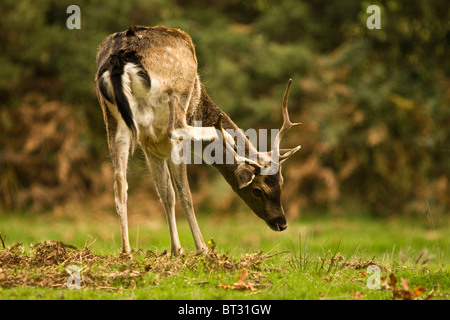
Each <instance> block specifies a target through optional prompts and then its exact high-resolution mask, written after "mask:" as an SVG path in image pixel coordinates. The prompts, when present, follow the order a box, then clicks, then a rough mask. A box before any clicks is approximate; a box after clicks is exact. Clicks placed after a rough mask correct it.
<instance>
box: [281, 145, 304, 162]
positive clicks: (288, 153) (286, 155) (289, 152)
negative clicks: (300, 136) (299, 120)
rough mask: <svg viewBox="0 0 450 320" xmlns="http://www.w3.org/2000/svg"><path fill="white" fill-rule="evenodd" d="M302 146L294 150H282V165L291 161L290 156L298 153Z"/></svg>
mask: <svg viewBox="0 0 450 320" xmlns="http://www.w3.org/2000/svg"><path fill="white" fill-rule="evenodd" d="M300 148H301V146H297V147H295V148H292V149H281V150H280V164H282V163H283V162H285V161H286V160H287V159H289V157H290V156H292V155H293V154H294V153H296V152H297V151H298V150H300Z"/></svg>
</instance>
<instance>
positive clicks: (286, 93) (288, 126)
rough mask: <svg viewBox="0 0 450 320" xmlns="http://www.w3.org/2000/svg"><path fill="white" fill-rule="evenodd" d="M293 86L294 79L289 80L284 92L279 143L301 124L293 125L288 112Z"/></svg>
mask: <svg viewBox="0 0 450 320" xmlns="http://www.w3.org/2000/svg"><path fill="white" fill-rule="evenodd" d="M291 84H292V79H289V81H288V84H287V87H286V90H285V91H284V96H283V105H282V111H283V126H282V127H281V129H280V132H279V137H278V138H279V141H281V138H282V137H283V136H284V135H285V134H286V133H287V132H288V131H289V130H290V129H291V128H292V127H295V126H298V125H300V123H292V122H291V120H290V119H289V111H288V98H289V91H290V90H291Z"/></svg>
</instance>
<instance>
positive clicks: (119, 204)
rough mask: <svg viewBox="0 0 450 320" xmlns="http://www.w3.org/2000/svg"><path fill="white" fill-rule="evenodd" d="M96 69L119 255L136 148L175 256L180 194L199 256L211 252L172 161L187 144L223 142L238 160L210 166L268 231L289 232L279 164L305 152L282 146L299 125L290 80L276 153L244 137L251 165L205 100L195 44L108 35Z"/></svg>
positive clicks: (178, 35) (163, 36)
mask: <svg viewBox="0 0 450 320" xmlns="http://www.w3.org/2000/svg"><path fill="white" fill-rule="evenodd" d="M97 67H98V71H97V74H96V77H95V80H96V89H97V97H98V100H99V104H100V106H101V108H102V111H103V116H104V120H105V124H106V130H107V137H108V145H109V151H110V154H111V158H112V164H113V169H114V179H115V182H114V195H115V204H116V210H117V213H118V215H119V221H120V229H121V237H122V252H124V253H129V252H130V244H129V239H128V225H127V189H128V183H127V163H128V157H129V153H130V151H131V152H134V149H135V147H136V145H137V144H139V145H140V146H141V148H142V150H143V152H144V154H145V158H146V161H147V163H148V166H149V168H150V170H151V173H152V176H153V178H154V181H155V185H156V190H157V192H158V195H159V197H160V199H161V202H162V204H163V206H164V211H165V215H166V219H167V222H168V225H169V232H170V240H171V253H172V254H173V255H178V254H180V253H181V252H182V248H181V245H180V241H179V238H178V233H177V227H176V222H175V195H177V196H178V199H179V200H180V202H181V206H182V208H183V210H184V213H185V215H186V217H187V220H188V223H189V226H190V228H191V231H192V235H193V238H194V242H195V246H196V249H197V250H201V251H207V246H206V245H205V242H204V240H203V237H202V234H201V232H200V228H199V226H198V223H197V220H196V217H195V213H194V208H193V204H192V198H191V192H190V189H189V185H188V179H187V173H186V163H184V162H181V163H178V162H174V161H172V157H171V155H172V154H173V151H174V148H175V147H176V146H178V145H179V143H181V142H180V141H182V139H190V140H192V141H203V142H202V146H203V147H205V146H206V145H208V142H209V143H212V142H211V141H214V140H215V141H217V142H218V141H219V140H218V139H221V140H220V141H222V145H223V151H224V155H225V154H226V153H227V152H228V154H229V152H232V153H234V159H235V160H236V161H233V163H228V162H227V163H213V164H212V165H213V166H214V167H215V168H216V169H218V170H219V172H220V173H221V174H222V175H223V177H224V178H225V180H226V181H227V182H228V183H229V184H230V186H231V187H232V188H233V190H234V191H235V192H236V193H237V194H238V195H239V196H240V197H241V198H242V199H243V200H244V201H245V203H246V204H247V205H248V206H249V207H250V208H251V209H252V210H253V212H254V213H255V214H256V215H257V216H259V217H260V218H262V219H263V220H264V221H265V222H266V223H267V224H268V225H269V227H270V228H271V229H273V230H276V231H282V230H284V229H286V227H287V222H286V217H285V213H284V210H283V207H282V205H281V200H280V196H281V189H282V185H283V177H282V175H281V166H280V165H281V163H282V162H284V161H285V160H286V159H287V158H289V157H290V156H291V155H292V154H294V153H295V152H296V151H297V150H299V148H300V146H298V147H296V148H292V149H280V147H279V146H280V141H281V138H282V137H283V135H284V134H286V132H287V131H288V130H289V129H290V128H291V127H293V126H294V125H297V124H295V123H291V121H290V120H289V115H288V111H287V99H288V94H289V88H290V84H291V81H289V83H288V86H287V88H286V91H285V94H284V99H283V104H282V111H283V119H284V122H283V126H282V128H281V130H280V131H279V132H278V134H277V135H276V138H275V146H274V149H273V150H272V151H269V152H258V151H257V150H256V147H254V145H253V144H252V143H251V142H250V141H249V139H248V138H247V137H245V136H243V137H240V138H242V139H244V141H245V150H246V154H252V153H253V154H255V153H256V155H257V157H256V158H255V157H253V158H252V159H251V158H250V157H249V156H246V154H244V155H243V154H239V153H238V152H237V151H236V150H235V145H234V140H233V138H231V139H230V136H229V134H228V133H227V132H226V131H227V130H229V129H233V130H235V131H236V132H241V131H240V130H238V128H237V126H236V125H235V124H234V123H233V121H232V120H231V119H230V118H229V117H228V116H227V115H226V114H225V113H224V112H223V111H222V110H221V109H220V108H219V107H217V106H216V105H215V104H214V103H213V101H212V100H211V99H210V97H209V96H208V94H207V93H206V90H205V88H204V86H203V85H202V83H201V82H200V78H199V75H198V72H197V58H196V54H195V49H194V45H193V43H192V40H191V38H190V36H189V35H188V34H186V33H185V32H183V31H181V30H178V29H173V28H168V27H163V26H157V27H144V26H132V27H130V28H129V29H128V30H126V31H123V32H118V33H114V34H111V35H109V36H108V37H106V39H105V40H104V41H103V42H102V44H101V45H100V48H99V51H98V55H97ZM196 121H201V123H202V127H198V126H193V124H194V122H196ZM180 132H181V133H180ZM177 133H178V135H177ZM238 135H239V134H238ZM242 135H243V133H242ZM238 138H239V137H238ZM268 167H272V168H276V170H275V171H274V172H272V173H270V174H267V173H266V172H265V171H264V169H267V168H268ZM175 190H176V192H175Z"/></svg>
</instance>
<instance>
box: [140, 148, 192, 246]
mask: <svg viewBox="0 0 450 320" xmlns="http://www.w3.org/2000/svg"><path fill="white" fill-rule="evenodd" d="M144 153H145V157H146V159H147V163H148V165H149V167H150V170H151V172H152V176H153V179H154V182H155V186H156V190H157V192H158V195H159V198H160V199H161V202H162V204H163V206H164V213H165V215H166V220H167V224H168V225H169V233H170V251H171V254H172V255H179V254H181V253H182V252H183V249H182V248H181V244H180V240H179V238H178V230H177V225H176V220H175V200H176V199H175V191H174V189H173V186H172V182H171V179H170V172H169V169H168V167H167V161H166V160H164V159H160V158H158V157H156V156H154V155H153V154H152V153H151V152H150V151H149V150H146V149H145V148H144Z"/></svg>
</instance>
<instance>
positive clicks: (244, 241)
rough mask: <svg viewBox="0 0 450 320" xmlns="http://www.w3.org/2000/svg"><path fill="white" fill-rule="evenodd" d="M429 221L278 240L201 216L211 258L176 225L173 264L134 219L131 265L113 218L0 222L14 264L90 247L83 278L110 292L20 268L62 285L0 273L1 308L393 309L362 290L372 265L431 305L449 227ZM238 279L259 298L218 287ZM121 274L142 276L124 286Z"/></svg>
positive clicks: (329, 228) (382, 292)
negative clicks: (15, 304)
mask: <svg viewBox="0 0 450 320" xmlns="http://www.w3.org/2000/svg"><path fill="white" fill-rule="evenodd" d="M429 218H430V217H427V216H424V217H423V218H420V217H416V218H395V219H388V220H387V219H374V218H370V217H367V216H362V217H359V216H356V215H353V216H350V217H347V218H345V217H336V216H332V215H324V214H322V215H316V216H313V215H307V216H304V217H302V218H301V219H299V220H297V221H291V222H290V225H289V228H288V229H287V230H286V231H284V232H281V233H277V232H273V231H271V230H270V229H269V228H268V227H267V226H265V224H264V223H263V222H262V221H260V220H259V219H258V218H257V217H255V216H254V215H252V214H251V213H248V214H245V215H244V214H234V215H232V216H229V217H220V218H217V217H214V216H213V215H212V214H209V215H201V214H199V223H200V226H201V229H202V231H203V236H204V238H205V240H207V241H208V240H209V239H213V241H214V243H215V244H216V246H215V249H213V250H214V251H215V252H216V256H215V257H213V258H207V257H205V256H196V255H194V254H193V253H192V251H193V250H194V245H193V240H192V237H191V234H190V230H189V227H188V225H187V223H186V222H185V219H184V217H183V216H179V217H178V221H179V223H178V229H179V233H180V240H181V243H182V245H183V247H184V249H185V250H187V252H188V253H187V254H186V255H185V256H183V257H179V258H171V257H170V256H169V255H164V254H163V252H164V250H166V249H167V250H168V249H169V248H170V243H169V236H168V230H167V226H166V225H165V223H164V220H163V218H162V217H158V218H154V217H153V218H144V217H142V218H141V217H139V218H133V217H132V216H131V217H130V242H131V244H132V247H133V248H134V249H135V252H134V254H133V258H132V259H131V260H126V259H125V260H121V259H119V258H118V257H119V253H120V245H121V244H120V233H119V227H118V222H117V219H116V216H115V215H114V213H111V214H110V215H105V214H97V215H96V214H94V213H91V212H82V213H79V212H75V213H67V214H59V215H56V214H41V215H35V216H33V215H31V214H20V213H16V214H11V213H9V214H6V213H3V214H1V217H0V232H1V235H2V236H3V238H4V239H5V245H6V247H11V246H12V245H14V244H15V243H17V242H21V243H22V246H21V247H20V248H21V249H20V250H22V251H23V252H22V253H20V254H23V255H25V256H26V255H28V256H32V255H33V252H32V249H31V248H30V245H32V244H36V243H42V242H43V241H46V240H57V241H61V242H63V243H66V244H70V245H73V246H76V247H78V248H80V249H82V248H83V247H85V246H86V245H89V250H90V251H91V252H92V253H93V254H95V255H98V256H101V257H100V258H99V259H97V260H95V261H96V262H95V264H93V265H89V266H87V267H86V268H87V270H88V271H86V274H85V275H86V276H88V275H92V277H97V276H98V278H96V279H108V281H109V282H108V285H104V287H103V288H99V286H98V285H97V286H96V287H95V286H92V283H94V284H95V283H96V281H98V280H92V281H91V282H90V283H91V285H88V284H86V285H84V286H82V288H81V289H68V288H66V287H64V282H65V279H66V278H67V276H68V274H67V273H66V272H65V267H66V265H65V264H64V263H60V264H59V265H55V266H52V267H50V269H42V270H44V271H40V270H39V269H37V270H31V269H28V268H20V267H17V268H15V269H8V272H9V274H20V273H21V272H23V273H25V274H26V275H27V276H29V277H35V278H37V279H39V277H42V276H43V275H42V272H47V271H45V270H51V272H54V273H55V276H56V279H57V281H60V282H62V283H59V284H58V282H56V286H55V287H53V288H52V287H40V286H21V285H19V286H17V285H14V286H2V282H1V280H2V270H0V286H1V287H0V299H283V300H292V299H296V300H297V299H355V298H362V299H392V297H393V292H392V291H391V290H388V289H386V288H385V287H382V288H381V289H379V290H376V289H369V288H368V287H367V279H368V277H369V276H370V275H369V274H367V267H368V265H369V264H376V265H378V266H379V267H380V268H381V276H382V277H388V276H389V274H391V273H393V274H394V275H395V277H396V278H397V280H398V281H397V282H398V284H397V287H399V288H401V286H400V281H401V280H400V279H401V278H404V279H407V281H408V282H409V285H410V288H411V290H412V289H413V288H415V287H418V286H423V287H424V288H425V289H426V292H425V293H424V294H423V295H421V296H420V297H423V296H427V295H429V294H432V295H433V299H448V297H449V292H450V272H449V271H450V268H449V254H448V253H449V251H448V250H449V249H448V248H449V247H450V246H449V245H450V237H449V235H450V227H449V224H448V220H445V219H443V218H442V217H441V219H440V220H439V221H438V222H436V221H433V219H429ZM431 222H433V223H431ZM94 239H95V242H94ZM210 246H212V244H210ZM137 248H139V249H141V250H136V249H137ZM1 250H3V252H5V251H6V250H7V249H0V253H1V252H2V251H1ZM150 251H151V252H150ZM261 251H262V253H261ZM252 254H253V255H254V257H259V258H258V259H259V260H258V259H256V260H251V259H253V258H251V257H250V258H251V259H250V260H251V261H250V262H249V263H248V264H246V262H245V259H246V257H247V258H249V256H248V255H252ZM258 254H259V256H258ZM103 257H104V259H103ZM108 259H110V260H108ZM221 259H222V260H226V259H229V260H230V261H231V262H233V263H234V265H233V267H230V268H226V267H224V265H223V264H221V263H222V262H220V260H221ZM242 259H243V260H244V262H242ZM85 265H86V264H85ZM81 267H83V264H82V265H81ZM1 268H2V266H0V269H1ZM22 269H24V270H22ZM25 269H26V270H25ZM243 269H246V270H247V271H248V275H247V277H246V279H245V280H246V281H248V282H247V283H248V284H251V285H252V286H253V287H254V289H256V290H254V291H251V290H237V288H234V289H225V288H223V287H221V286H220V285H221V284H226V285H228V286H232V285H233V283H236V281H237V280H238V277H239V275H240V273H241V272H242V270H243ZM127 270H135V271H136V272H140V274H139V276H136V277H132V276H128V275H129V274H127V273H126V272H127ZM3 272H5V271H3ZM118 272H124V273H121V274H120V276H117V277H116V278H114V279H112V280H109V278H107V277H106V275H108V274H109V275H110V274H115V273H118ZM102 277H103V278H102ZM58 279H60V280H58ZM105 281H106V280H105ZM105 283H106V282H105ZM97 284H98V283H97Z"/></svg>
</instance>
